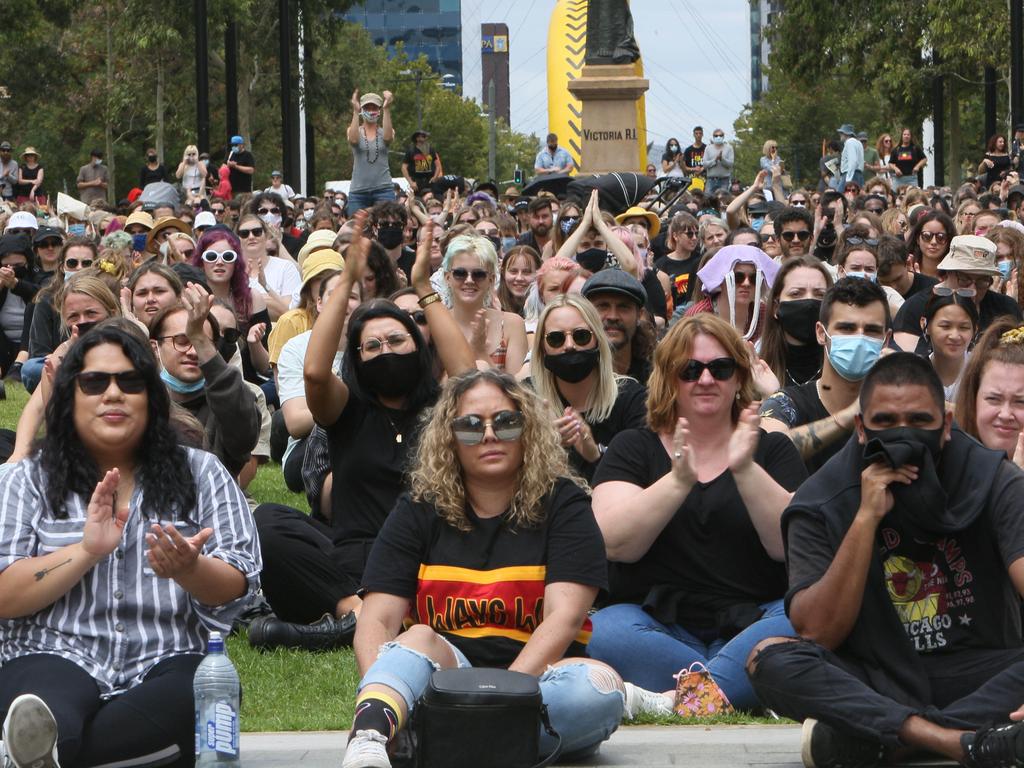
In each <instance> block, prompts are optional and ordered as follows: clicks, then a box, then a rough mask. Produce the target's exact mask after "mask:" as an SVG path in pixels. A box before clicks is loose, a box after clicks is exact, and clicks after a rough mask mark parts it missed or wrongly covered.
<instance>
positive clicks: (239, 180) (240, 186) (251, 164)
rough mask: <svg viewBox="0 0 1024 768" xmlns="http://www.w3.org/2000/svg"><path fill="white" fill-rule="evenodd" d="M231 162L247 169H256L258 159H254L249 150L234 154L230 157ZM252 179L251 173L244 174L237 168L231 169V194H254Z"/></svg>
mask: <svg viewBox="0 0 1024 768" xmlns="http://www.w3.org/2000/svg"><path fill="white" fill-rule="evenodd" d="M228 159H229V160H234V161H235V162H236V163H238V164H239V165H244V166H246V167H247V168H255V167H256V158H255V157H253V155H252V152H250V151H249V150H248V149H243V150H241V151H239V152H232V153H231V154H230V155H228ZM252 177H253V174H251V173H243V172H242V171H240V170H238V169H237V168H232V169H231V194H233V195H236V196H237V195H239V194H241V193H242V192H252Z"/></svg>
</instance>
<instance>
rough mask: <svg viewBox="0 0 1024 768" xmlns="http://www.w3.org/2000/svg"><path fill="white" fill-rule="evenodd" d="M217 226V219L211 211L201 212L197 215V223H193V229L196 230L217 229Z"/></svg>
mask: <svg viewBox="0 0 1024 768" xmlns="http://www.w3.org/2000/svg"><path fill="white" fill-rule="evenodd" d="M215 226H217V217H216V216H214V215H213V213H212V212H210V211H200V212H199V213H197V214H196V219H195V221H193V222H192V229H193V230H196V229H199V228H200V227H215Z"/></svg>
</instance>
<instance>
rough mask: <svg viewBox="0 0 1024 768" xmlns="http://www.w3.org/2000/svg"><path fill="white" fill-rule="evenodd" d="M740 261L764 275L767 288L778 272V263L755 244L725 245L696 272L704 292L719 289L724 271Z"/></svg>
mask: <svg viewBox="0 0 1024 768" xmlns="http://www.w3.org/2000/svg"><path fill="white" fill-rule="evenodd" d="M740 263H745V264H753V265H754V266H755V267H757V271H758V272H761V273H762V274H763V275H764V283H765V285H766V286H767V287H768V288H769V289H770V288H771V287H772V283H774V282H775V276H776V275H777V274H778V273H779V265H778V264H776V263H775V262H774V261H773V260H772V257H771V256H769V255H768V254H767V253H765V252H764V251H762V250H761V249H760V248H758V247H757V246H756V245H727V246H725V247H724V248H721V249H720V250H719V251H718V253H716V254H715V255H714V256H712V257H711V259H710V260H709V261H708V263H707V264H705V265H704V266H703V267H701V268H700V270H699V271H698V272H697V277H699V278H700V282H701V285H702V286H703V287H704V293H706V294H707V295H708V296H710V295H712V294H715V293H718V292H719V291H721V290H722V283H723V282H724V281H725V275H726V273H728V272H732V270H733V267H735V266H736V265H737V264H740Z"/></svg>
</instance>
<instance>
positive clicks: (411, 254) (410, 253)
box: [395, 245, 416, 283]
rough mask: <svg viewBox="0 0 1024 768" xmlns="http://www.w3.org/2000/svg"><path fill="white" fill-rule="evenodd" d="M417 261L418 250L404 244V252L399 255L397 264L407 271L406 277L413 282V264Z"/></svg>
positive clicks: (399, 267) (403, 270)
mask: <svg viewBox="0 0 1024 768" xmlns="http://www.w3.org/2000/svg"><path fill="white" fill-rule="evenodd" d="M415 263H416V251H415V250H413V249H412V248H410V247H409V246H407V245H403V246H402V252H401V253H400V254H399V255H398V261H397V262H395V266H396V267H397V268H398V269H400V270H402V272H404V273H405V278H406V280H408V281H409V282H410V283H412V265H413V264H415Z"/></svg>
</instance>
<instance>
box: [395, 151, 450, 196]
mask: <svg viewBox="0 0 1024 768" xmlns="http://www.w3.org/2000/svg"><path fill="white" fill-rule="evenodd" d="M440 158H441V156H440V155H439V154H438V153H437V150H436V149H434V148H433V147H431V148H430V151H428V152H427V153H426V154H423V153H422V152H421V151H420V150H419V148H418V147H410V148H409V150H408V151H407V152H406V153H405V159H404V160H403V161H402V162H404V163H405V165H406V166H407V167H408V168H409V176H410V177H411V178H412V180H413V181H415V182H416V187H417V188H418V189H419V191H421V192H422V191H423V190H425V189H426V188H427V185H428V184H429V183H430V180H431V179H432V178H433V177H434V164H435V162H436V161H437V160H439V159H440Z"/></svg>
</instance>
